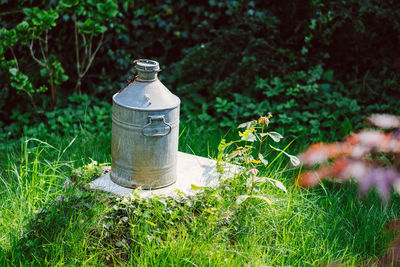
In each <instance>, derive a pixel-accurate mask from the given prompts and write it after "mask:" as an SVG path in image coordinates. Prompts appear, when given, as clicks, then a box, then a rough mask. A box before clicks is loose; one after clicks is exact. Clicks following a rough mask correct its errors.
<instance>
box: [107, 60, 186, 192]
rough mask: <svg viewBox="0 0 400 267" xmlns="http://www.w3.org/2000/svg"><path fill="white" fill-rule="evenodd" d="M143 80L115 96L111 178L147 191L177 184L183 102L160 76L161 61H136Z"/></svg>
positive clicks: (121, 183) (127, 185)
mask: <svg viewBox="0 0 400 267" xmlns="http://www.w3.org/2000/svg"><path fill="white" fill-rule="evenodd" d="M135 63H136V64H135V69H136V71H137V76H136V78H135V79H134V81H133V82H131V83H130V84H129V85H128V86H127V87H126V88H125V89H123V91H121V92H119V93H116V94H115V95H114V96H113V106H112V141H111V156H112V167H111V174H110V175H111V180H112V181H114V182H115V183H117V184H119V185H121V186H125V187H130V188H136V187H139V186H140V187H142V188H143V189H155V188H160V187H165V186H168V185H171V184H173V183H174V182H175V181H176V175H177V174H176V163H177V156H178V135H179V106H180V102H181V101H180V99H179V98H178V97H177V96H175V95H174V94H172V93H171V92H170V91H169V90H168V89H167V88H166V87H165V86H164V85H163V84H162V83H161V82H160V81H159V80H158V78H157V73H158V72H159V71H160V66H159V64H158V62H156V61H153V60H147V59H139V60H136V61H135Z"/></svg>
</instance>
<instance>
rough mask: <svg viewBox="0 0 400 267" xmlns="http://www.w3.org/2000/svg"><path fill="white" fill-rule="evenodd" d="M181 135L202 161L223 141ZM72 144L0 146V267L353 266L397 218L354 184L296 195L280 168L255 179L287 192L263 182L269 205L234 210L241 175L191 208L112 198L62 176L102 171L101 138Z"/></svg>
mask: <svg viewBox="0 0 400 267" xmlns="http://www.w3.org/2000/svg"><path fill="white" fill-rule="evenodd" d="M181 131H182V134H181V137H180V150H181V151H185V152H189V153H195V154H198V155H203V156H211V157H214V156H215V155H216V148H217V146H218V143H219V141H220V139H221V138H222V137H223V134H224V133H223V132H221V131H216V130H215V129H214V130H211V129H210V131H209V132H202V133H196V131H195V129H191V128H190V127H184V126H182V125H181ZM230 135H231V134H230ZM72 140H73V137H58V139H57V138H55V139H54V140H49V141H48V143H45V142H41V141H38V140H32V139H29V140H23V141H20V142H10V143H8V144H3V145H2V148H1V152H2V153H1V154H2V155H1V156H0V160H1V162H0V164H1V167H0V203H1V206H0V265H1V266H16V265H17V266H18V265H21V266H29V265H32V266H39V265H51V266H57V265H59V266H61V265H62V266H76V265H89V266H102V265H126V266H132V265H139V266H169V265H173V266H247V265H249V266H265V265H267V266H268V265H279V266H280V265H292V266H304V265H321V264H322V265H323V264H326V263H332V262H340V263H344V264H345V265H346V266H348V265H358V264H362V263H366V262H367V261H370V260H373V259H374V258H376V257H378V256H380V255H382V254H383V253H384V252H385V249H386V248H387V246H388V245H389V242H390V240H391V235H390V233H387V232H385V231H384V230H383V228H384V225H385V223H386V222H388V221H389V220H392V219H395V218H397V217H398V216H399V210H400V209H399V206H398V204H397V203H398V201H397V200H398V197H397V196H394V200H393V201H392V202H391V203H389V204H387V205H385V206H383V205H382V204H381V203H380V201H379V199H378V197H377V196H376V195H375V194H373V193H372V194H369V195H368V196H367V197H366V198H364V199H362V200H360V199H359V198H358V192H357V187H356V186H355V185H351V186H346V187H344V186H341V185H338V184H333V183H329V182H327V183H325V184H323V185H322V186H319V187H317V188H315V189H311V190H304V189H300V188H298V187H296V186H295V185H294V181H295V178H296V175H297V173H298V172H297V171H295V170H290V169H287V168H286V167H285V166H286V162H285V161H279V162H278V161H276V162H275V163H274V164H273V166H270V167H269V168H268V169H267V170H265V173H264V174H265V175H267V176H269V177H272V178H274V179H277V180H280V181H281V182H282V183H283V184H284V185H285V186H286V187H287V193H285V192H284V191H282V190H280V189H278V188H276V187H274V186H272V185H271V184H262V185H260V186H259V187H258V188H257V190H258V192H257V194H258V195H264V196H266V197H268V198H269V199H270V200H271V201H272V204H271V205H270V204H268V203H267V202H266V201H263V200H260V199H248V200H246V201H244V202H243V203H241V204H237V203H236V199H237V197H238V196H239V195H242V194H244V193H245V190H246V189H245V181H244V177H243V176H239V177H235V178H234V179H231V180H227V181H225V182H223V183H222V184H221V186H220V187H219V188H217V189H212V190H211V189H209V190H206V191H205V192H203V193H199V194H198V195H197V196H195V197H190V198H188V197H185V196H182V197H181V198H179V199H151V200H141V199H134V200H129V201H128V200H126V199H118V198H115V197H113V196H111V195H108V194H105V193H101V192H97V191H88V190H87V187H86V186H85V184H86V183H87V182H88V179H87V178H80V177H78V178H77V179H76V178H74V177H71V171H72V170H73V169H76V168H78V167H80V166H83V165H86V164H88V163H90V162H91V159H93V160H96V161H98V162H99V163H104V162H110V152H109V151H110V133H99V134H98V135H89V136H88V135H85V134H83V135H81V136H78V137H77V138H76V139H75V140H74V141H73V142H72V143H70V142H71V141H72ZM292 150H293V151H295V150H296V145H294V147H293V148H292Z"/></svg>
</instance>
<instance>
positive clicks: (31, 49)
mask: <svg viewBox="0 0 400 267" xmlns="http://www.w3.org/2000/svg"><path fill="white" fill-rule="evenodd" d="M29 51H30V52H31V56H32V58H33V60H35V61H36V62H37V63H38V64H39V65H40V66H42V67H46V65H45V64H44V63H43V62H42V61H40V60H39V59H38V58H37V57H36V56H35V53H34V52H33V39H32V41H31V43H30V45H29Z"/></svg>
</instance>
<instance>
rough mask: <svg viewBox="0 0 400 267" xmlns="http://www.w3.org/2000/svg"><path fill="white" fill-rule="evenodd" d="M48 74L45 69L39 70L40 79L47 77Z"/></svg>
mask: <svg viewBox="0 0 400 267" xmlns="http://www.w3.org/2000/svg"><path fill="white" fill-rule="evenodd" d="M48 74H49V72H48V71H47V69H46V68H41V69H40V76H42V77H47V76H48Z"/></svg>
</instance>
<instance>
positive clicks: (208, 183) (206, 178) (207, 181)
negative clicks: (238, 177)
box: [89, 152, 239, 197]
mask: <svg viewBox="0 0 400 267" xmlns="http://www.w3.org/2000/svg"><path fill="white" fill-rule="evenodd" d="M237 172H239V167H238V166H235V165H226V167H225V171H224V174H223V176H222V177H220V176H221V175H220V173H219V172H218V171H217V169H216V161H215V160H212V159H208V158H204V157H199V156H195V155H191V154H187V153H183V152H178V163H177V181H176V183H175V184H173V185H170V186H168V187H164V188H160V189H155V190H136V193H137V194H138V195H139V196H140V197H151V196H174V195H177V194H179V192H182V193H184V194H186V195H193V194H195V193H196V191H198V190H199V187H215V186H217V185H218V184H219V181H220V179H226V178H228V177H232V176H233V175H234V174H235V173H237ZM89 186H90V188H91V189H99V190H102V191H106V192H110V193H113V194H115V195H119V196H124V195H126V196H129V195H131V194H132V191H133V190H134V189H131V188H126V187H122V186H120V185H117V184H116V183H114V182H113V181H111V179H110V173H107V174H104V175H102V176H100V177H99V178H97V179H96V180H94V181H92V182H90V183H89Z"/></svg>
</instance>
